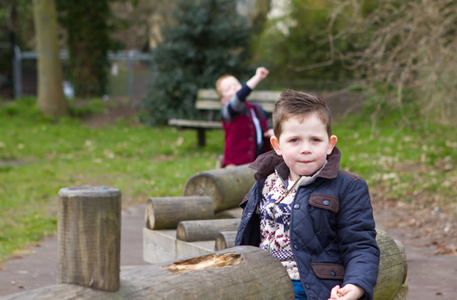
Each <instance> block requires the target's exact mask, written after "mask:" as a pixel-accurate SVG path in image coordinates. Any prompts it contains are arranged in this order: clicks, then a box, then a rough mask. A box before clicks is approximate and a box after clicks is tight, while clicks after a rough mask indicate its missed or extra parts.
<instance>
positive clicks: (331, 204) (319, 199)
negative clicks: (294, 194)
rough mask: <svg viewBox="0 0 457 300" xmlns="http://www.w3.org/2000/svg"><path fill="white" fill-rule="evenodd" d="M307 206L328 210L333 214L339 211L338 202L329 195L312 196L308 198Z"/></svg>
mask: <svg viewBox="0 0 457 300" xmlns="http://www.w3.org/2000/svg"><path fill="white" fill-rule="evenodd" d="M309 204H310V205H312V206H314V207H318V208H322V209H326V210H330V211H331V212H333V213H335V214H336V213H337V212H338V210H339V209H340V200H339V199H338V198H337V197H335V196H331V195H322V194H313V195H311V196H310V197H309Z"/></svg>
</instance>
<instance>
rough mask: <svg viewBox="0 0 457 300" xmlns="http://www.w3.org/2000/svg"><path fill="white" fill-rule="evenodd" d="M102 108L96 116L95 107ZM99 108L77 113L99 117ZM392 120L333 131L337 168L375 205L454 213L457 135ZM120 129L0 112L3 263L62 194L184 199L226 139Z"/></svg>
mask: <svg viewBox="0 0 457 300" xmlns="http://www.w3.org/2000/svg"><path fill="white" fill-rule="evenodd" d="M94 107H98V109H94ZM103 109H105V108H104V104H103V102H102V101H101V100H100V101H96V100H94V101H93V102H92V103H91V104H90V105H89V106H88V107H80V108H78V109H73V110H72V111H73V114H74V115H84V114H87V113H90V112H91V111H93V110H95V111H97V110H98V111H100V110H102V111H103ZM399 120H400V118H399V117H398V116H396V115H395V114H392V115H390V116H389V117H388V118H386V119H384V120H380V121H379V122H378V123H377V126H376V127H375V129H374V130H372V129H371V122H370V118H369V116H366V117H364V116H357V117H351V118H346V119H345V120H342V121H340V122H339V123H338V124H335V125H334V134H336V135H337V136H338V137H339V141H338V144H337V146H338V147H339V148H340V150H341V151H342V153H343V159H342V162H341V167H342V168H344V169H347V170H349V171H351V172H354V173H356V174H358V175H360V176H362V177H363V178H364V179H366V180H367V182H368V184H369V186H370V190H371V192H372V197H373V202H398V201H402V202H404V203H413V202H414V203H419V204H421V205H424V206H430V207H435V206H439V207H441V208H442V209H443V210H446V211H449V212H451V211H452V210H453V211H456V210H457V209H456V207H457V191H456V189H455V186H457V170H456V168H455V165H456V163H457V129H456V128H452V127H445V126H433V127H430V126H429V127H427V126H424V125H420V122H416V123H417V124H419V125H408V126H403V125H401V122H400V121H399ZM207 143H208V144H207V146H206V147H205V148H204V149H198V148H197V147H196V144H197V143H196V134H195V131H193V130H189V131H180V132H179V131H177V130H176V129H174V128H168V127H164V128H160V129H158V128H150V127H145V126H143V125H141V124H138V123H134V122H120V123H118V124H116V125H110V126H105V127H102V128H92V127H90V126H87V125H86V123H85V122H84V120H83V119H82V118H76V117H73V118H65V119H61V120H53V119H49V118H44V117H42V116H41V115H40V113H39V112H38V111H37V110H36V108H35V107H34V100H33V99H24V100H20V101H16V102H15V103H9V104H3V105H2V106H0V264H1V263H2V261H4V260H5V259H6V258H8V257H11V256H14V255H21V249H24V247H26V246H27V245H30V244H34V243H38V242H39V241H40V240H41V239H42V238H43V237H45V236H50V235H54V234H56V230H57V224H56V223H57V216H56V212H57V200H58V196H57V194H58V191H59V190H60V189H61V188H64V187H72V186H82V185H91V186H98V185H105V186H109V187H114V188H119V189H120V190H121V191H122V197H123V206H129V205H133V204H139V203H144V202H145V201H146V200H147V198H148V197H155V196H180V195H182V193H183V187H184V184H185V183H186V181H187V179H188V178H189V177H190V176H192V175H193V174H195V173H197V172H201V171H204V170H209V169H213V168H214V166H215V162H216V157H217V155H220V154H221V153H222V150H223V132H222V131H220V130H219V131H217V130H215V131H210V132H208V133H207Z"/></svg>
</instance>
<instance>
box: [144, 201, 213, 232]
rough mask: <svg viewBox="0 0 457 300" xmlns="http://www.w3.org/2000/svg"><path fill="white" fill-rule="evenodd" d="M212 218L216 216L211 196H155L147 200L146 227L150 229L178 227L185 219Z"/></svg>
mask: <svg viewBox="0 0 457 300" xmlns="http://www.w3.org/2000/svg"><path fill="white" fill-rule="evenodd" d="M211 218H214V207H213V200H212V199H211V198H210V197H205V196H190V197H155V198H149V199H148V201H147V202H146V228H149V229H176V226H178V223H179V222H180V221H183V220H205V219H211Z"/></svg>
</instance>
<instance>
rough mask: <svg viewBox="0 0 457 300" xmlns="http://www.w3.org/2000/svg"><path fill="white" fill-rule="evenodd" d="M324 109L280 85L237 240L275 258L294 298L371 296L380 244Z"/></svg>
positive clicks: (360, 183) (362, 186) (363, 189)
mask: <svg viewBox="0 0 457 300" xmlns="http://www.w3.org/2000/svg"><path fill="white" fill-rule="evenodd" d="M331 124H332V122H331V114H330V110H329V109H328V107H327V106H326V104H325V102H323V101H322V100H321V99H320V98H319V97H316V96H314V95H310V94H307V93H303V92H297V91H292V90H285V91H284V92H283V93H282V94H281V97H280V99H279V100H278V102H277V103H276V106H275V110H274V112H273V126H274V127H273V130H274V136H273V137H271V144H272V146H273V148H274V151H270V152H268V153H265V154H263V155H261V156H259V157H258V158H257V159H256V161H255V162H254V163H252V164H251V166H250V167H251V168H253V169H255V170H256V171H257V173H256V174H255V177H256V180H257V182H256V183H255V184H254V186H253V187H252V189H251V190H250V192H249V193H248V195H246V197H245V199H244V200H243V202H242V203H241V206H242V207H243V208H244V211H243V216H242V220H241V223H240V227H239V229H238V233H237V237H236V241H235V244H236V245H237V246H239V245H253V246H258V247H260V248H262V249H264V250H266V251H269V252H270V253H271V254H272V255H274V256H275V257H276V258H277V259H278V260H279V261H280V262H281V263H282V264H283V265H284V267H285V268H286V269H287V272H288V274H289V276H290V277H291V279H292V282H293V286H294V290H295V295H296V299H309V300H321V299H329V298H330V299H337V298H338V299H341V300H350V299H373V288H374V286H375V284H376V280H377V275H378V264H379V255H380V253H379V248H378V246H377V244H376V231H375V223H374V219H373V211H372V207H371V202H370V196H369V192H368V187H367V184H366V182H365V181H364V180H363V179H361V178H360V177H358V176H356V175H354V174H351V173H349V172H346V171H343V170H340V169H339V162H340V157H341V153H340V151H339V150H338V149H337V148H336V147H335V144H336V142H337V140H338V139H337V137H336V136H335V135H332V125H331Z"/></svg>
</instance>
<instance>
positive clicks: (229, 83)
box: [220, 76, 241, 103]
mask: <svg viewBox="0 0 457 300" xmlns="http://www.w3.org/2000/svg"><path fill="white" fill-rule="evenodd" d="M220 89H221V93H222V98H221V102H222V103H225V102H227V101H229V100H230V98H232V97H233V95H235V94H236V92H238V90H239V89H241V83H240V82H239V81H238V80H237V79H236V78H235V77H233V76H230V77H227V78H225V79H223V80H222V81H221V85H220Z"/></svg>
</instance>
